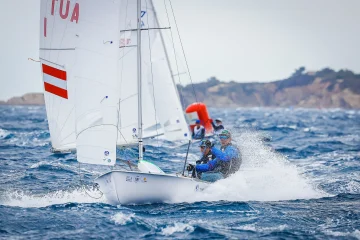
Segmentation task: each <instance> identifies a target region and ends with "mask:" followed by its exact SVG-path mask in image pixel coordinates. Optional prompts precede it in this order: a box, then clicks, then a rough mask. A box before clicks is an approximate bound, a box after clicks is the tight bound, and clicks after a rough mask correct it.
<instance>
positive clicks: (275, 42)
mask: <svg viewBox="0 0 360 240" xmlns="http://www.w3.org/2000/svg"><path fill="white" fill-rule="evenodd" d="M165 1H166V2H167V8H168V11H169V12H170V11H171V10H170V5H169V0H165ZM154 2H155V6H156V7H157V12H158V15H159V19H160V22H161V24H162V26H168V22H167V18H166V14H165V13H166V11H165V8H164V0H154ZM171 3H172V6H173V9H174V12H175V17H176V20H177V24H178V27H179V32H180V36H181V40H182V42H183V46H184V50H185V54H186V58H187V61H188V66H189V69H190V73H191V76H192V81H193V82H201V81H205V80H207V79H208V78H210V77H211V76H215V77H217V78H218V79H220V80H222V81H231V80H234V81H237V82H254V81H256V82H268V81H274V80H279V79H284V78H286V77H288V76H290V75H291V74H292V73H293V72H294V70H295V69H297V68H299V67H300V66H305V67H306V69H307V70H309V71H313V70H319V69H322V68H325V67H331V68H333V69H335V70H339V69H349V70H352V71H355V72H357V73H359V72H360V64H359V58H360V46H359V45H360V25H359V23H360V14H359V10H360V1H359V0H343V1H339V0H171ZM39 6H40V4H39V0H0V29H1V38H0V46H1V57H0V71H1V73H2V74H1V77H0V100H7V99H9V98H10V97H13V96H20V95H22V94H24V93H27V92H41V91H43V85H42V81H41V75H40V70H41V69H40V64H39V63H36V62H33V61H29V60H28V58H33V59H38V58H39V53H38V48H39V27H40V24H39V22H40V20H39V19H40V17H39V15H40V9H39ZM170 17H171V16H170ZM171 27H172V31H173V34H174V36H175V38H176V39H178V37H177V31H176V28H175V26H174V22H173V21H171ZM164 34H165V37H166V39H167V40H170V39H171V38H170V32H169V30H164ZM168 43H170V41H168ZM175 45H176V46H175V49H176V53H177V56H178V59H179V60H180V62H181V64H180V69H179V72H184V71H187V70H186V67H185V66H186V65H185V61H184V60H183V58H182V56H181V55H182V50H181V48H180V44H179V41H178V40H177V41H175ZM170 46H171V45H170V44H169V45H168V48H169V47H170ZM169 51H170V52H172V51H173V50H169ZM172 63H174V61H172ZM173 70H174V72H177V70H176V69H175V64H173ZM180 77H181V78H180V83H182V84H188V83H190V80H189V77H187V75H186V74H183V75H180ZM176 80H177V81H179V79H176Z"/></svg>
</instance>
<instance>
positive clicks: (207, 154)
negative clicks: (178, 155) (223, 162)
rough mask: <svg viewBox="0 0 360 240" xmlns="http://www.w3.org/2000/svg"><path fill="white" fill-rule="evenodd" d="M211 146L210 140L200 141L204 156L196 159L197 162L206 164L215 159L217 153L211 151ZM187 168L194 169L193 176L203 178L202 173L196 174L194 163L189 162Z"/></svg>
mask: <svg viewBox="0 0 360 240" xmlns="http://www.w3.org/2000/svg"><path fill="white" fill-rule="evenodd" d="M211 146H212V143H211V142H210V140H201V141H200V144H199V147H200V151H201V153H202V156H201V158H200V159H199V160H197V161H196V164H206V163H208V162H209V161H211V160H213V159H215V155H214V154H212V152H211ZM187 170H188V171H192V177H198V178H201V173H197V174H196V172H195V167H194V165H192V164H189V166H188V167H187Z"/></svg>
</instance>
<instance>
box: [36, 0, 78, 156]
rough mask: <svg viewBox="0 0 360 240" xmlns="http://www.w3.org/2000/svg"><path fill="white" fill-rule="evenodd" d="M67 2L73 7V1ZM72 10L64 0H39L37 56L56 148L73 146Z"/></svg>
mask: <svg viewBox="0 0 360 240" xmlns="http://www.w3.org/2000/svg"><path fill="white" fill-rule="evenodd" d="M70 5H71V10H73V9H74V2H72V3H71V4H70ZM75 10H76V9H75ZM60 11H61V14H60ZM72 13H73V11H71V13H70V6H69V7H67V5H66V2H65V1H61V5H60V1H46V0H42V1H41V18H40V23H41V24H40V26H41V29H40V60H41V63H42V64H41V67H42V72H43V80H44V90H45V91H44V97H45V104H46V112H47V119H48V123H49V129H50V136H51V143H52V147H53V148H54V149H56V150H57V151H66V150H68V149H73V148H75V146H76V132H75V98H74V96H75V85H74V84H75V82H74V76H73V66H74V63H75V41H76V35H75V32H76V31H75V27H76V24H77V17H76V11H75V12H74V14H75V16H74V18H72ZM65 17H66V18H65Z"/></svg>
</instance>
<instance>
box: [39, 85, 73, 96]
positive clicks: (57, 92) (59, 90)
mask: <svg viewBox="0 0 360 240" xmlns="http://www.w3.org/2000/svg"><path fill="white" fill-rule="evenodd" d="M44 88H45V91H47V92H49V93H52V94H55V95H57V96H59V97H62V98H66V99H68V92H67V90H66V89H62V88H59V87H57V86H54V85H52V84H49V83H47V82H44Z"/></svg>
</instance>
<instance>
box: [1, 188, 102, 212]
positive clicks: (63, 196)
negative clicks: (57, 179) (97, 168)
mask: <svg viewBox="0 0 360 240" xmlns="http://www.w3.org/2000/svg"><path fill="white" fill-rule="evenodd" d="M89 195H90V196H92V197H90V196H89ZM100 196H101V193H100V192H99V191H97V190H86V192H85V191H84V189H83V188H81V189H76V190H72V191H63V190H60V191H55V192H50V193H47V194H37V195H35V194H28V193H24V192H22V191H12V192H6V193H5V197H4V198H1V199H0V204H1V205H5V206H12V207H23V208H40V207H47V206H51V205H56V204H66V203H96V202H105V197H104V196H102V197H101V198H100V199H95V198H99V197H100Z"/></svg>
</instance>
